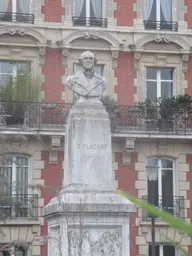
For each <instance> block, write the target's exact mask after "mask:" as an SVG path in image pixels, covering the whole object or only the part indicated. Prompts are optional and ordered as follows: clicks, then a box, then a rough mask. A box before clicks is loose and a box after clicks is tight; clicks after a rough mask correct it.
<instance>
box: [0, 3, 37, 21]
mask: <svg viewBox="0 0 192 256" xmlns="http://www.w3.org/2000/svg"><path fill="white" fill-rule="evenodd" d="M32 7H33V0H3V1H0V12H1V17H0V20H1V21H13V22H14V21H18V22H19V21H21V22H28V23H31V21H32V20H30V19H31V18H32V16H30V14H31V13H32V9H33V8H32Z"/></svg>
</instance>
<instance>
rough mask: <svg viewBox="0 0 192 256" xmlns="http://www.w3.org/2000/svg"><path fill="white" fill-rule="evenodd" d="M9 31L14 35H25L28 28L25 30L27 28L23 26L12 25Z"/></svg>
mask: <svg viewBox="0 0 192 256" xmlns="http://www.w3.org/2000/svg"><path fill="white" fill-rule="evenodd" d="M8 33H9V34H10V35H12V36H13V35H15V34H19V35H20V36H24V35H25V34H26V30H25V28H22V27H11V28H8Z"/></svg>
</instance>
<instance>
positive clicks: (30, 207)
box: [0, 194, 38, 220]
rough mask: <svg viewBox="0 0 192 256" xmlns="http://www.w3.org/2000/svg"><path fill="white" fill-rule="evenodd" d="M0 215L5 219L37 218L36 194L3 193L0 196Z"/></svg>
mask: <svg viewBox="0 0 192 256" xmlns="http://www.w3.org/2000/svg"><path fill="white" fill-rule="evenodd" d="M0 216H1V217H2V218H6V219H13V218H29V219H33V220H34V219H37V218H38V195H34V194H33V195H30V194H13V195H12V194H5V195H1V198H0Z"/></svg>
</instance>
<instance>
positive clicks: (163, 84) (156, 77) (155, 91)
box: [146, 67, 173, 101]
mask: <svg viewBox="0 0 192 256" xmlns="http://www.w3.org/2000/svg"><path fill="white" fill-rule="evenodd" d="M146 91H147V93H146V94H147V95H146V96H147V99H149V100H151V101H156V100H157V99H158V98H163V97H170V98H171V97H172V96H173V69H171V68H160V69H158V68H151V67H148V68H147V69H146Z"/></svg>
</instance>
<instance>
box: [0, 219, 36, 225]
mask: <svg viewBox="0 0 192 256" xmlns="http://www.w3.org/2000/svg"><path fill="white" fill-rule="evenodd" d="M0 225H3V226H22V225H24V226H26V225H40V219H37V220H35V219H30V218H15V219H6V221H5V222H3V221H0Z"/></svg>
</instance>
